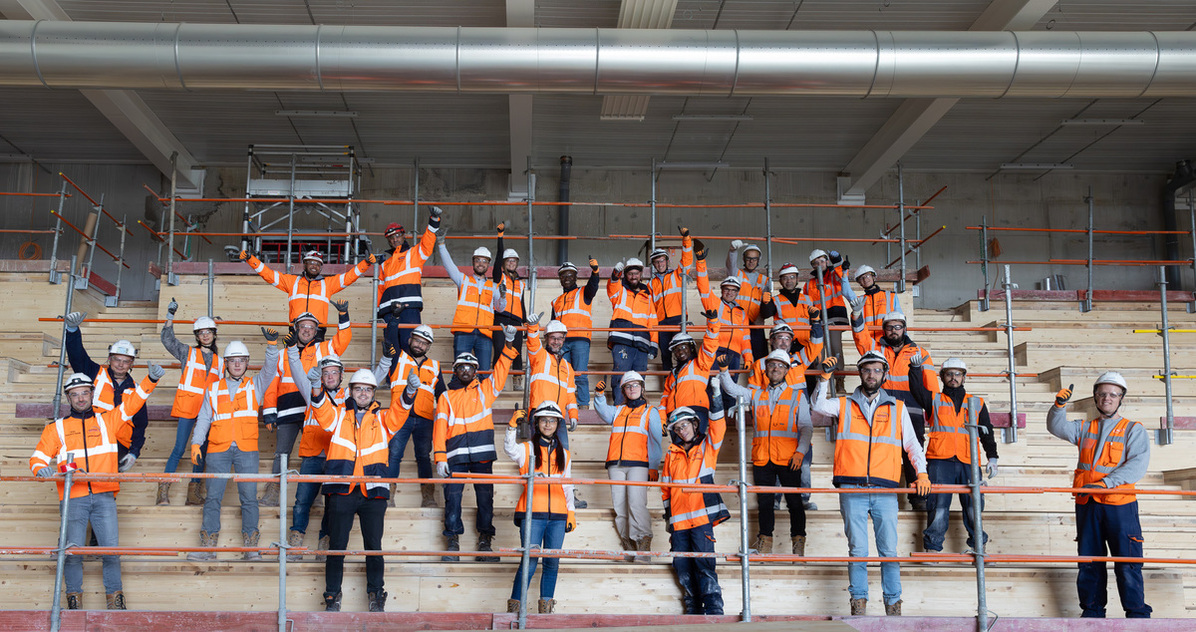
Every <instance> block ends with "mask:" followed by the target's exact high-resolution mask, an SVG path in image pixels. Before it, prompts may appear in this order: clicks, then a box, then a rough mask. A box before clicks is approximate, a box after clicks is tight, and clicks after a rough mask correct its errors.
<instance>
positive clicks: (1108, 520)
mask: <svg viewBox="0 0 1196 632" xmlns="http://www.w3.org/2000/svg"><path fill="white" fill-rule="evenodd" d="M72 504H74V501H72ZM1076 531H1077V536H1078V537H1077V538H1076V542H1077V546H1078V548H1079V555H1094V556H1103V555H1109V556H1111V557H1142V526H1141V525H1140V524H1139V522H1138V503H1137V501H1135V502H1132V503H1128V504H1125V505H1105V504H1102V503H1098V502H1096V501H1094V500H1089V501H1088V502H1087V503H1084V504H1083V505H1080V504H1077V505H1076ZM1106 546H1107V547H1108V549H1107V552H1106V548H1105V547H1106ZM1079 567H1080V572H1079V574H1077V575H1076V589H1077V590H1078V591H1079V593H1080V608H1081V609H1082V610H1083V613H1082V614H1081V615H1080V616H1082V617H1096V618H1104V616H1105V604H1106V602H1107V600H1108V596H1109V595H1108V591H1107V586H1108V582H1109V573H1108V571H1106V570H1105V563H1104V562H1084V563H1081V564H1080V565H1079ZM1113 575H1114V576H1116V577H1117V594H1118V595H1119V596H1120V597H1121V606H1122V607H1123V608H1125V616H1126V618H1127V619H1149V618H1150V613H1151V607H1150V606H1148V605H1146V601H1145V596H1144V594H1143V592H1144V590H1143V585H1142V565H1141V564H1129V563H1124V562H1114V563H1113Z"/></svg>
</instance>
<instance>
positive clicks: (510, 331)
mask: <svg viewBox="0 0 1196 632" xmlns="http://www.w3.org/2000/svg"><path fill="white" fill-rule="evenodd" d="M517 333H519V330H518V329H515V326H514V325H503V327H502V337H503V338H504V339H506V341H507V344H511V343H513V342H515V335H516V334H517Z"/></svg>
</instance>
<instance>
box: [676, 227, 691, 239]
mask: <svg viewBox="0 0 1196 632" xmlns="http://www.w3.org/2000/svg"><path fill="white" fill-rule="evenodd" d="M677 230H679V231H681V236H682V237H689V229H688V228H686V227H684V226H678V227H677Z"/></svg>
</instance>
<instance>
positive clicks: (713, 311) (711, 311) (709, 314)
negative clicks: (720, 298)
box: [702, 309, 718, 320]
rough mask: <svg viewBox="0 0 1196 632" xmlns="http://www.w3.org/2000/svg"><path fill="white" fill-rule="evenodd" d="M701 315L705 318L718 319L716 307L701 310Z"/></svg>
mask: <svg viewBox="0 0 1196 632" xmlns="http://www.w3.org/2000/svg"><path fill="white" fill-rule="evenodd" d="M702 315H703V316H705V317H706V320H718V310H717V309H708V310H706V311H704V312H702Z"/></svg>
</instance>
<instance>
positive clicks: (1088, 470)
mask: <svg viewBox="0 0 1196 632" xmlns="http://www.w3.org/2000/svg"><path fill="white" fill-rule="evenodd" d="M1137 423H1138V422H1136V421H1130V420H1128V419H1122V420H1121V421H1119V422H1117V425H1116V426H1113V430H1111V431H1110V432H1109V436H1107V437H1105V442H1104V443H1098V441H1100V419H1099V418H1098V419H1093V420H1092V421H1089V422H1088V429H1087V430H1085V431H1083V432H1081V433H1080V444H1079V445H1080V463H1079V465H1077V466H1076V473H1075V478H1074V479H1073V480H1072V484H1071V486H1072V487H1083V486H1085V485H1088V484H1090V483H1095V482H1097V481H1099V480H1101V479H1103V478H1104V477H1105V476H1106V475H1108V474H1109V472H1112V471H1113V470H1115V469H1117V466H1119V465H1121V462H1122V461H1124V460H1125V444H1126V438H1127V437H1128V435H1129V431H1130V428H1131V427H1133V425H1136V424H1137ZM1098 452H1099V455H1100V458H1099V459H1098V458H1097V453H1098ZM1113 489H1124V490H1125V491H1126V492H1128V493H1125V494H1079V495H1077V496H1076V504H1077V505H1084V504H1087V503H1088V499H1089V498H1091V499H1092V500H1094V501H1096V502H1098V503H1101V504H1102V505H1128V504H1130V503H1132V502H1137V500H1138V495H1137V494H1134V493H1133V490H1134V484H1133V483H1125V484H1123V485H1118V486H1117V487H1114V488H1113Z"/></svg>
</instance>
